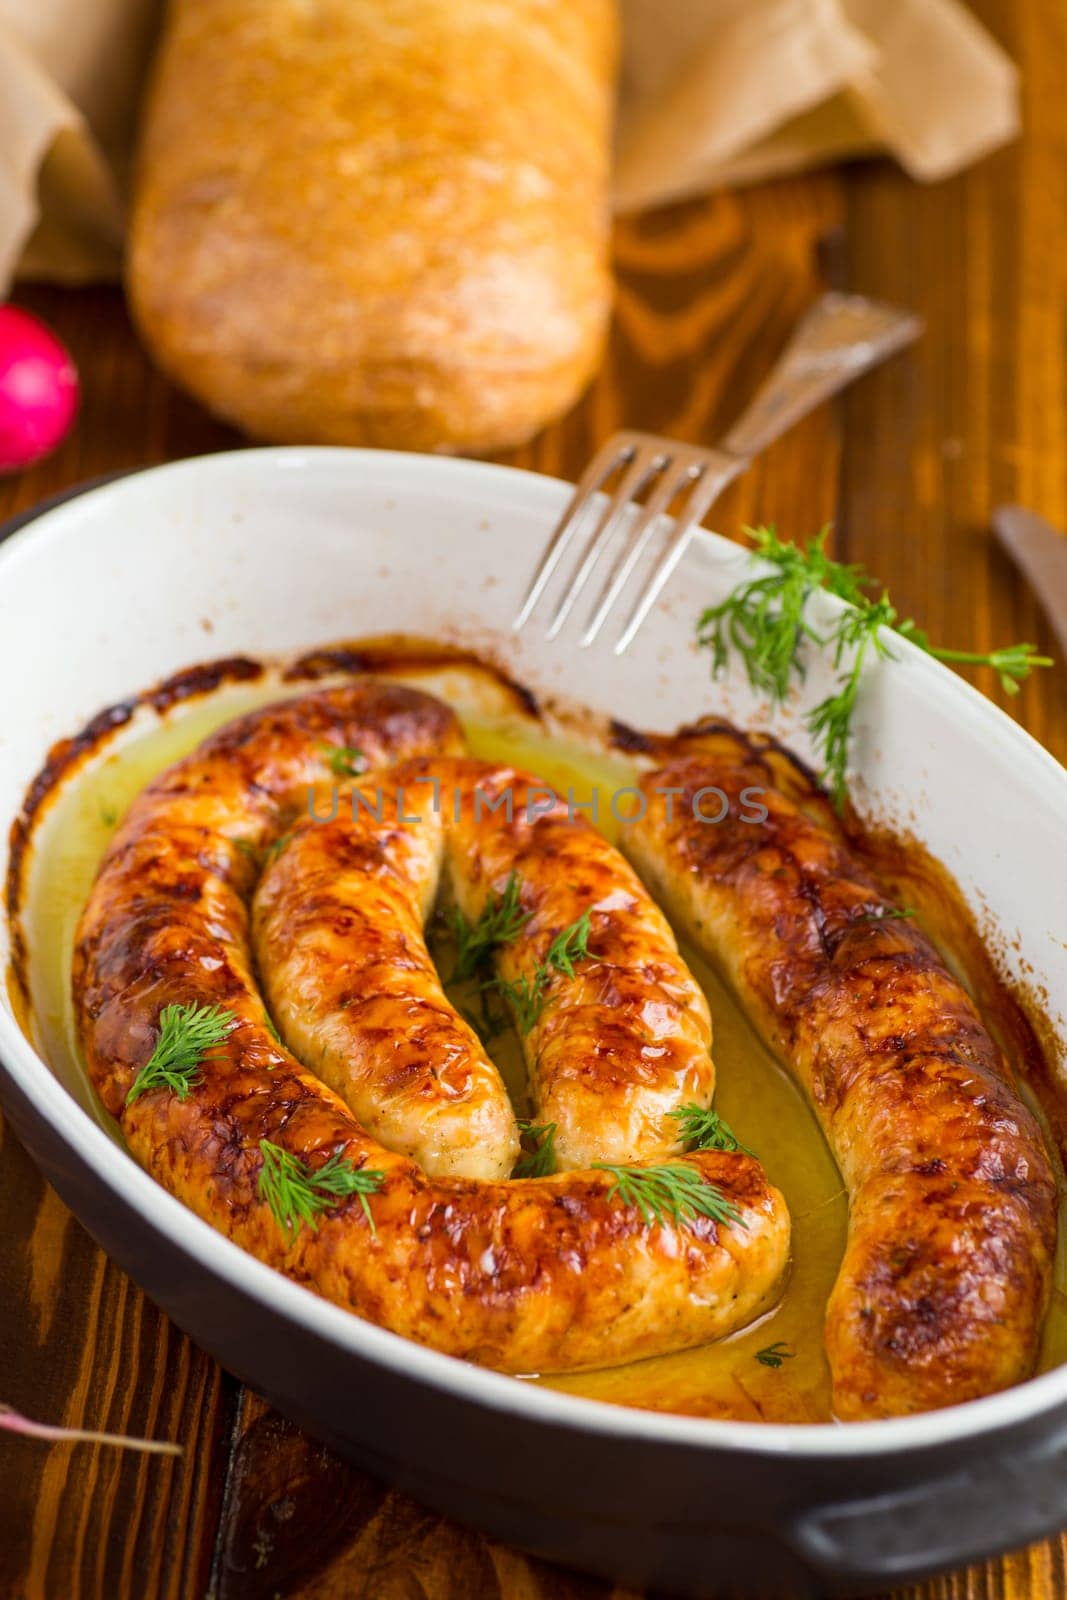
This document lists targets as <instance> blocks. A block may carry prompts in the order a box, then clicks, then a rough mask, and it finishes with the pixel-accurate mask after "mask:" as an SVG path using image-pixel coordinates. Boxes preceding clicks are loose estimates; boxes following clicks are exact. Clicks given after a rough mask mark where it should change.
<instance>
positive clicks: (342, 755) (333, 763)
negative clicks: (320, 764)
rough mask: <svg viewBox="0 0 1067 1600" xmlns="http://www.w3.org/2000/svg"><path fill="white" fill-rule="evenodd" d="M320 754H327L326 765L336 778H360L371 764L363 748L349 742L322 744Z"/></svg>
mask: <svg viewBox="0 0 1067 1600" xmlns="http://www.w3.org/2000/svg"><path fill="white" fill-rule="evenodd" d="M318 751H319V754H320V755H322V756H325V758H326V765H327V766H328V767H329V769H330V771H331V772H332V773H333V775H334V777H335V778H358V777H359V776H360V774H361V773H363V772H366V770H367V767H368V765H369V763H368V761H367V758H366V756H365V755H364V754H363V751H362V750H354V749H353V748H352V746H351V745H348V744H320V745H319V746H318Z"/></svg>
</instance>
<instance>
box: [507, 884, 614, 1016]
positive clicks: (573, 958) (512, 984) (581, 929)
mask: <svg viewBox="0 0 1067 1600" xmlns="http://www.w3.org/2000/svg"><path fill="white" fill-rule="evenodd" d="M590 928H591V917H590V913H589V912H588V911H583V912H582V914H581V916H580V917H578V918H577V919H576V920H575V921H574V922H572V923H571V924H570V925H569V926H568V927H566V928H564V929H563V930H562V932H561V933H557V934H556V937H555V938H554V939H553V940H552V943H551V944H550V945H549V947H548V949H547V951H546V952H545V958H544V960H543V961H539V962H538V963H537V965H536V966H535V967H534V969H533V971H532V972H524V973H520V975H519V977H517V978H512V979H507V978H492V979H490V981H489V982H488V984H487V985H486V987H487V988H490V989H496V990H497V991H498V993H500V994H502V995H503V996H504V998H505V999H506V1000H508V1001H509V1002H510V1004H511V1006H512V1009H513V1010H514V1012H515V1025H516V1027H517V1028H518V1030H519V1032H520V1033H522V1034H526V1033H529V1032H530V1030H531V1028H533V1027H534V1026H535V1025H536V1024H537V1023H538V1022H539V1021H540V1020H541V1016H542V1013H543V1012H544V1009H545V1005H546V1002H547V996H548V986H549V984H550V983H551V981H552V976H553V974H554V973H557V972H558V973H561V974H562V975H563V976H564V977H565V978H573V977H574V975H575V974H574V967H575V963H576V962H578V961H588V960H593V961H595V960H596V957H595V956H590V953H589V933H590Z"/></svg>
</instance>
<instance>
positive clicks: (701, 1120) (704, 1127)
mask: <svg viewBox="0 0 1067 1600" xmlns="http://www.w3.org/2000/svg"><path fill="white" fill-rule="evenodd" d="M667 1115H668V1116H671V1117H675V1118H677V1120H678V1122H679V1123H680V1127H679V1129H678V1137H679V1139H681V1140H682V1142H683V1144H684V1145H685V1146H686V1148H687V1149H688V1150H725V1151H727V1152H728V1153H730V1154H733V1153H737V1152H740V1153H741V1154H742V1155H746V1156H750V1155H752V1154H753V1152H752V1151H751V1150H750V1149H749V1148H748V1145H747V1144H742V1143H741V1141H740V1139H739V1138H738V1137H737V1134H736V1133H735V1132H734V1130H733V1129H732V1128H731V1127H730V1125H729V1123H727V1122H724V1121H723V1119H722V1117H720V1115H719V1113H718V1112H717V1111H713V1110H712V1108H711V1106H698V1105H697V1104H696V1102H695V1101H694V1102H693V1103H691V1104H690V1105H687V1106H679V1107H678V1108H677V1110H675V1111H669V1112H668V1113H667Z"/></svg>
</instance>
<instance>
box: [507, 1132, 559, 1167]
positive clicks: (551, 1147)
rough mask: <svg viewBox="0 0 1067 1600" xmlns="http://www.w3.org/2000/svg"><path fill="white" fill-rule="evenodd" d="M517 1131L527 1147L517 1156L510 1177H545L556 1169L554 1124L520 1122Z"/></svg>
mask: <svg viewBox="0 0 1067 1600" xmlns="http://www.w3.org/2000/svg"><path fill="white" fill-rule="evenodd" d="M519 1133H520V1134H521V1135H522V1137H523V1139H524V1140H526V1141H527V1143H528V1146H529V1148H527V1149H526V1150H525V1151H524V1153H523V1154H522V1155H521V1156H520V1157H519V1160H518V1162H517V1163H516V1166H515V1171H514V1172H513V1173H512V1177H515V1178H547V1177H549V1176H550V1175H551V1174H552V1173H553V1172H555V1170H556V1124H555V1123H554V1122H520V1123H519Z"/></svg>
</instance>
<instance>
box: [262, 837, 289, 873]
mask: <svg viewBox="0 0 1067 1600" xmlns="http://www.w3.org/2000/svg"><path fill="white" fill-rule="evenodd" d="M292 837H293V835H292V831H291V830H290V832H289V833H280V834H279V835H278V837H277V838H276V839H272V840H271V842H270V844H269V845H268V846H267V848H266V849H265V850H264V852H263V865H264V866H266V867H269V866H270V865H271V864H272V862H275V861H277V859H278V857H279V856H280V855H281V853H282V851H283V850H284V849H285V847H286V845H287V844H288V843H289V841H290V840H291V839H292Z"/></svg>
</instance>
